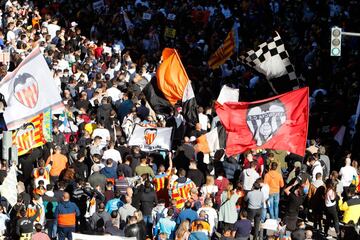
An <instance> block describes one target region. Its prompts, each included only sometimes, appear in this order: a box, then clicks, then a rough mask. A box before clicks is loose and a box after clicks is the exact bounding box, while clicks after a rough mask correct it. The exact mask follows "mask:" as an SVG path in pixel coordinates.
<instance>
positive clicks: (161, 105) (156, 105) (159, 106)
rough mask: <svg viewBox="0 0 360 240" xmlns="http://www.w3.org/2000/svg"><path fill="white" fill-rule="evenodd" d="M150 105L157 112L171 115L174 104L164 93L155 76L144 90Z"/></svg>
mask: <svg viewBox="0 0 360 240" xmlns="http://www.w3.org/2000/svg"><path fill="white" fill-rule="evenodd" d="M142 92H143V94H144V95H145V98H146V100H147V102H148V103H149V105H150V107H151V108H152V109H153V110H154V112H155V113H157V114H162V115H169V114H170V112H171V111H172V108H173V107H172V105H171V104H170V102H169V101H168V100H166V99H165V97H164V95H163V93H162V92H161V91H160V90H159V89H158V87H157V83H156V79H155V78H153V79H152V80H151V81H150V82H149V83H148V84H146V86H145V87H144V89H143V90H142Z"/></svg>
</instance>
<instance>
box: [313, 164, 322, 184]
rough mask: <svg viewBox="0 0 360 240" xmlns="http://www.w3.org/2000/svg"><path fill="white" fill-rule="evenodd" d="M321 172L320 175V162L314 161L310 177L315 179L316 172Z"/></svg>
mask: <svg viewBox="0 0 360 240" xmlns="http://www.w3.org/2000/svg"><path fill="white" fill-rule="evenodd" d="M317 173H321V176H324V173H323V168H322V166H321V163H320V162H319V161H316V162H315V164H314V166H313V167H312V179H313V181H315V180H316V174H317Z"/></svg>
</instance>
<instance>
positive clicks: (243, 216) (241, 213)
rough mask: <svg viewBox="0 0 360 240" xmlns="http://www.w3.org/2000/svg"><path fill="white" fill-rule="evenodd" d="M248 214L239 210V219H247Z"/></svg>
mask: <svg viewBox="0 0 360 240" xmlns="http://www.w3.org/2000/svg"><path fill="white" fill-rule="evenodd" d="M247 216H248V214H247V211H246V210H245V209H244V208H243V209H241V211H240V217H242V218H247Z"/></svg>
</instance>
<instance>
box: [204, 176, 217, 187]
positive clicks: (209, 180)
mask: <svg viewBox="0 0 360 240" xmlns="http://www.w3.org/2000/svg"><path fill="white" fill-rule="evenodd" d="M214 183H215V179H214V176H211V175H208V176H206V183H205V185H214Z"/></svg>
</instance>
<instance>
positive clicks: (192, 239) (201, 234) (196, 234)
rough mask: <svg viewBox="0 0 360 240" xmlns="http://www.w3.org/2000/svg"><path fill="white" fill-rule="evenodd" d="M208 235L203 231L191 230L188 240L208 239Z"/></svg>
mask: <svg viewBox="0 0 360 240" xmlns="http://www.w3.org/2000/svg"><path fill="white" fill-rule="evenodd" d="M208 239H209V238H208V236H207V235H206V233H204V232H192V233H191V234H190V236H189V240H208Z"/></svg>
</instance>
